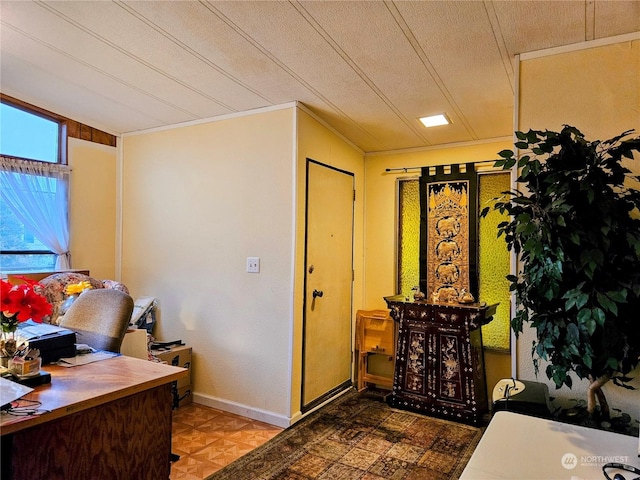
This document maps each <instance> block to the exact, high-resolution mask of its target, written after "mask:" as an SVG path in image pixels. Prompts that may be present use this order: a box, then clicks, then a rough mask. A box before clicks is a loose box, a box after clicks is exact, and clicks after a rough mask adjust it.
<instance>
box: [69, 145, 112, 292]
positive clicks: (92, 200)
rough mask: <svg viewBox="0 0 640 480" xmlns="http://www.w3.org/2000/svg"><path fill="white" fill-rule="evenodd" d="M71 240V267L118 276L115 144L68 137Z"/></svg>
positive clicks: (97, 274)
mask: <svg viewBox="0 0 640 480" xmlns="http://www.w3.org/2000/svg"><path fill="white" fill-rule="evenodd" d="M68 155H69V165H70V166H71V168H72V169H73V170H72V173H71V181H70V193H69V197H70V204H69V225H70V232H69V242H70V251H71V266H72V268H80V269H88V270H90V272H91V275H92V276H93V277H95V278H98V279H114V280H115V279H116V187H117V183H116V159H117V151H116V149H115V148H114V147H108V146H106V145H99V144H97V143H92V142H87V141H84V140H78V139H75V138H70V139H69V151H68Z"/></svg>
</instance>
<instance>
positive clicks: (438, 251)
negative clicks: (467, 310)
mask: <svg viewBox="0 0 640 480" xmlns="http://www.w3.org/2000/svg"><path fill="white" fill-rule="evenodd" d="M432 170H433V171H432ZM462 170H463V171H461V168H460V166H458V165H452V166H451V167H450V173H445V172H444V167H435V168H433V167H432V168H424V169H423V174H422V177H421V181H420V183H421V198H422V202H421V204H422V208H421V210H422V212H421V213H422V218H421V260H420V265H421V275H420V277H421V284H422V285H421V287H422V288H423V291H424V292H426V295H427V300H429V301H433V302H451V303H458V302H459V301H460V300H461V298H462V297H463V296H465V294H467V295H468V294H469V293H471V295H473V296H474V297H476V298H477V293H478V292H477V290H478V285H477V257H476V256H477V247H476V246H477V225H476V222H477V214H476V212H477V176H476V172H475V170H474V166H473V164H467V165H464V166H463V168H462Z"/></svg>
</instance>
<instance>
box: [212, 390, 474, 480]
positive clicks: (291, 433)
mask: <svg viewBox="0 0 640 480" xmlns="http://www.w3.org/2000/svg"><path fill="white" fill-rule="evenodd" d="M482 432H483V429H482V428H476V427H472V426H470V425H466V424H462V423H455V422H452V421H448V420H441V419H437V418H432V417H427V416H423V415H419V414H416V413H412V412H407V411H404V410H396V409H393V408H391V407H389V406H388V405H387V404H386V403H384V402H382V401H380V400H377V399H374V398H371V397H368V396H366V395H361V394H358V393H357V392H355V391H352V392H349V393H347V394H345V395H343V396H342V397H340V398H339V399H337V400H335V401H333V402H331V403H330V404H328V405H326V406H325V407H323V408H321V409H320V410H318V411H317V412H315V413H313V414H311V415H310V416H308V417H307V418H305V419H303V420H301V421H299V422H298V423H296V424H295V425H293V426H291V427H289V428H287V429H286V430H284V431H283V432H281V433H280V434H278V435H277V436H276V437H274V438H273V439H271V440H270V441H269V442H267V443H266V444H264V445H262V446H261V447H258V448H257V449H255V450H253V451H251V452H250V453H248V454H247V455H245V456H243V457H241V458H239V459H238V460H236V461H235V462H233V463H231V464H230V465H228V466H226V467H225V468H223V469H222V470H219V471H218V472H216V473H214V474H213V475H211V476H209V477H208V478H207V479H206V480H276V479H278V480H283V479H287V480H303V479H304V480H310V479H314V480H315V479H318V480H325V479H340V480H352V479H353V480H355V479H360V480H383V479H384V480H417V479H425V480H426V479H428V480H439V479H457V478H458V477H459V476H460V474H461V473H462V470H463V469H464V467H465V465H466V464H467V462H468V461H469V458H470V457H471V454H472V453H473V450H474V449H475V447H476V446H477V444H478V442H479V441H480V437H481V436H482Z"/></svg>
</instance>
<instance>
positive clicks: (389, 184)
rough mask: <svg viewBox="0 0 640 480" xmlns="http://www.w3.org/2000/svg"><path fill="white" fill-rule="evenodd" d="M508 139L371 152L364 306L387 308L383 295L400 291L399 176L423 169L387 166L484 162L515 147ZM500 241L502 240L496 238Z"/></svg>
mask: <svg viewBox="0 0 640 480" xmlns="http://www.w3.org/2000/svg"><path fill="white" fill-rule="evenodd" d="M511 147H512V143H511V142H510V140H509V141H507V140H502V141H500V140H499V141H495V142H489V143H478V144H475V145H464V146H451V147H449V148H440V149H429V150H420V151H408V152H399V153H398V152H396V153H388V154H375V155H367V157H366V160H365V186H366V188H365V190H366V191H365V217H364V218H365V230H364V241H365V250H364V252H365V282H364V285H365V287H364V288H365V290H364V296H363V298H364V302H363V305H364V308H366V309H367V310H374V309H378V308H386V303H385V302H384V300H383V297H385V296H389V295H394V294H395V293H396V278H397V277H396V248H397V245H396V243H397V241H396V227H397V215H398V205H397V186H396V180H397V179H398V178H399V177H414V176H415V177H417V176H419V175H420V171H419V170H409V172H408V173H404V172H389V173H387V172H386V169H387V168H390V169H394V168H404V167H409V168H410V167H423V166H432V165H449V164H458V163H468V162H481V161H485V160H493V159H496V158H497V152H499V151H500V150H503V149H505V148H511ZM496 241H498V240H496Z"/></svg>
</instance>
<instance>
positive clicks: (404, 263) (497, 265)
mask: <svg viewBox="0 0 640 480" xmlns="http://www.w3.org/2000/svg"><path fill="white" fill-rule="evenodd" d="M509 189H510V174H509V173H508V172H507V173H505V172H502V171H490V172H487V173H482V174H480V175H479V176H478V205H479V210H482V208H483V207H484V206H486V205H488V204H489V203H490V202H491V201H492V199H493V198H496V197H499V196H500V195H501V192H504V191H507V190H509ZM397 194H398V212H397V214H398V217H397V222H398V223H397V225H398V232H397V233H398V237H397V278H396V288H397V293H398V294H402V295H404V296H405V297H407V298H413V293H414V292H413V291H412V290H411V289H412V288H413V287H414V286H416V285H420V227H421V226H420V222H421V211H420V180H419V178H417V177H414V178H399V179H398V186H397ZM503 220H504V217H502V216H501V215H500V214H499V213H498V212H491V213H490V214H489V215H488V216H487V217H485V218H481V219H479V222H478V243H479V245H478V246H479V249H478V251H479V254H478V274H479V278H478V284H479V287H480V299H481V300H482V301H484V302H487V303H488V304H492V303H499V306H498V311H497V313H496V315H495V316H494V319H493V321H492V322H491V323H489V324H488V325H485V326H483V327H482V336H483V343H484V346H485V347H486V348H493V349H497V350H508V349H509V348H510V329H509V315H510V293H509V282H508V281H507V280H506V276H507V275H508V274H509V273H510V270H509V269H510V255H509V252H508V251H507V248H506V244H505V243H504V240H503V239H502V238H500V239H498V238H496V232H497V228H498V227H497V226H498V223H500V222H501V221H503Z"/></svg>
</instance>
